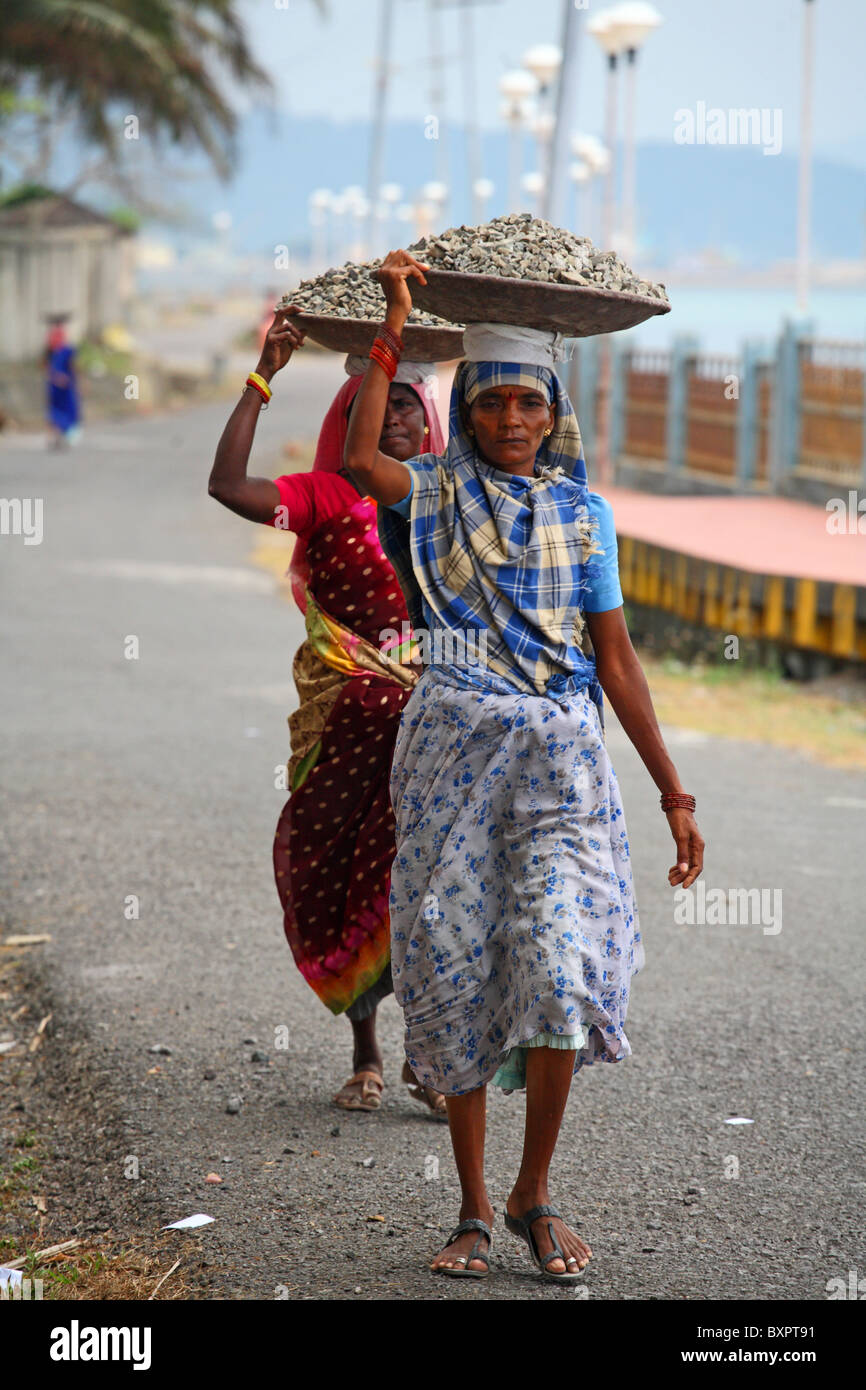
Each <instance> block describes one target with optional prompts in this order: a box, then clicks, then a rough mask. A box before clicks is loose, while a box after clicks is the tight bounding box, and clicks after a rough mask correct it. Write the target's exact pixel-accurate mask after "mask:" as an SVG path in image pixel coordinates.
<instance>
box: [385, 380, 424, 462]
mask: <svg viewBox="0 0 866 1390" xmlns="http://www.w3.org/2000/svg"><path fill="white" fill-rule="evenodd" d="M426 424H427V420H426V418H425V415H424V406H423V404H422V402H421V397H420V396H419V395H418V392H417V391H414V390H413V389H412V387H411V386H407V385H405V384H404V383H402V382H392V383H391V387H390V389H389V391H388V404H387V405H386V407H385V420H384V423H383V425H382V433H381V434H380V436H379V448H380V449H381V451H382V453H383V454H388V455H390V457H391V458H392V459H397V460H398V461H399V462H400V463H405V461H406V459H411V458H415V456H416V455H417V454H423V453H424V451H425V450H424V439H425V434H424V427H425V425H426Z"/></svg>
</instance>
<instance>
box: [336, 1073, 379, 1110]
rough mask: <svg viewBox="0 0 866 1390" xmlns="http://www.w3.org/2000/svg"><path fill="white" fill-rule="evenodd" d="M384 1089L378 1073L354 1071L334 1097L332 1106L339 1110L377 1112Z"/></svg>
mask: <svg viewBox="0 0 866 1390" xmlns="http://www.w3.org/2000/svg"><path fill="white" fill-rule="evenodd" d="M353 1087H354V1089H352V1088H353ZM384 1089H385V1083H384V1081H383V1080H382V1078H381V1076H380V1075H379V1073H378V1072H376V1071H356V1072H355V1075H354V1076H350V1077H349V1080H348V1081H347V1082H346V1084H345V1085H344V1086H343V1087H342V1088H341V1089H340V1090H339V1091H338V1092H337V1094H336V1095H335V1096H334V1105H336V1106H339V1108H340V1109H341V1110H378V1109H379V1106H380V1105H381V1104H382V1092H383V1091H384Z"/></svg>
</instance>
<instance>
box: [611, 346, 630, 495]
mask: <svg viewBox="0 0 866 1390" xmlns="http://www.w3.org/2000/svg"><path fill="white" fill-rule="evenodd" d="M610 353H611V358H610V467H611V476H612V477H613V480H614V482H616V474H617V465H618V464H619V461H620V458H621V456H622V452H623V444H624V442H625V423H626V421H625V412H626V408H627V405H628V402H627V399H626V382H627V380H628V370H629V364H630V361H631V349H630V348H628V347H626V346H625V344H623V343H617V342H616V341H612V342H611V345H610Z"/></svg>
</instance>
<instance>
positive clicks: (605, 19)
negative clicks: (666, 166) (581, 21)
mask: <svg viewBox="0 0 866 1390" xmlns="http://www.w3.org/2000/svg"><path fill="white" fill-rule="evenodd" d="M586 27H587V31H588V32H589V33H590V34H592V36H593V38H594V39H596V41H597V42H598V43H599V44H600V45H601V48H602V50H603V52H604V54H605V56H606V57H607V82H606V84H605V102H604V108H605V113H604V139H605V144H606V145H607V148H608V150H609V151H610V153H611V160H610V163H609V165H608V169H607V175H606V178H605V184H604V203H603V211H602V219H601V242H602V248H601V249H602V250H603V251H608V250H610V243H611V239H612V237H613V224H614V201H615V197H616V169H615V160H614V159H613V157H612V156H613V153H614V151H615V150H616V118H617V110H616V105H617V103H616V96H617V92H616V78H617V59H618V57H619V54H620V52H621V49H622V44H621V41H620V36H619V32H618V28H617V24H616V21H615V18H614V11H613V10H602V11H601V12H600V13H599V14H597V15H593V17H592V18H591V19H590V21H589V23H588V24H587V26H586Z"/></svg>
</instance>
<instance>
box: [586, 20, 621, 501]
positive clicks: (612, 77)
mask: <svg viewBox="0 0 866 1390" xmlns="http://www.w3.org/2000/svg"><path fill="white" fill-rule="evenodd" d="M587 29H588V31H589V33H590V34H592V36H593V38H594V39H596V40H597V41H598V43H599V44H600V45H601V48H602V50H603V52H604V54H605V56H606V57H607V85H606V92H605V121H604V138H605V143H606V145H607V148H608V150H609V151H610V153H611V159H610V161H609V164H608V168H607V173H606V176H605V183H604V201H603V210H602V218H601V249H602V250H603V251H608V250H610V248H611V242H612V240H613V221H614V196H615V187H616V173H615V161H614V159H613V153H614V151H615V149H616V114H617V113H616V76H617V58H618V56H619V54H620V52H621V49H622V43H621V40H620V36H619V33H618V26H617V24H616V19H615V15H614V11H613V10H602V11H601V13H600V14H597V15H593V17H592V19H590V21H589V23H588V25H587ZM597 380H598V385H597V390H596V405H595V451H596V465H597V467H598V477H599V482H600V483H601V485H602V486H606V485H607V484H609V483H610V482H611V481H612V472H613V469H612V463H611V457H610V423H611V422H610V418H609V417H610V380H611V360H610V342H609V340H608V338H607V337H604V336H602V339H601V342H600V343H599V350H598V379H597Z"/></svg>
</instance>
